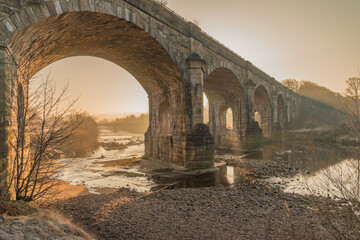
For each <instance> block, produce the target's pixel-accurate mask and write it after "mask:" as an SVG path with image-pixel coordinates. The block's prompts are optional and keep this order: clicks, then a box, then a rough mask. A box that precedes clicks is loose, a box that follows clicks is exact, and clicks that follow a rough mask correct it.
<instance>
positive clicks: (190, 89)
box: [186, 53, 206, 130]
mask: <svg viewBox="0 0 360 240" xmlns="http://www.w3.org/2000/svg"><path fill="white" fill-rule="evenodd" d="M186 63H187V72H186V90H187V91H186V94H187V96H186V99H187V106H186V111H187V114H188V115H189V114H190V117H189V123H188V124H189V125H188V126H189V127H190V128H189V129H188V130H191V129H192V127H193V126H195V125H196V124H198V123H203V85H204V78H205V70H206V63H205V61H204V60H202V59H201V58H200V56H199V55H198V54H196V53H193V54H192V55H191V56H190V57H188V58H187V59H186Z"/></svg>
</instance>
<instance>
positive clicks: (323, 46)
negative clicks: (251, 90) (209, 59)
mask: <svg viewBox="0 0 360 240" xmlns="http://www.w3.org/2000/svg"><path fill="white" fill-rule="evenodd" d="M168 2H169V3H168V7H169V8H171V9H173V10H174V11H176V12H177V13H179V14H180V15H182V16H183V17H185V18H186V19H188V20H193V19H197V20H198V21H199V22H200V27H201V28H202V29H203V30H204V31H206V32H207V33H208V34H210V35H211V36H213V37H214V38H216V39H217V40H219V41H220V42H222V43H223V44H225V45H226V46H228V47H229V48H230V49H232V50H233V51H235V52H236V53H238V54H239V55H240V56H242V57H243V58H245V59H247V60H249V61H251V62H252V63H253V64H254V65H256V66H257V67H259V68H260V69H262V70H263V71H265V72H266V73H268V74H269V75H271V76H272V77H275V78H276V79H277V80H278V81H281V80H284V79H286V78H295V79H297V80H309V81H313V82H316V83H318V84H320V85H323V86H326V87H328V88H330V89H331V90H333V91H338V92H342V91H343V90H344V88H345V84H344V82H345V80H346V79H347V78H349V77H353V76H357V75H358V73H357V68H360V30H359V29H360V14H359V13H360V0H223V1H219V0H168ZM50 68H51V75H52V78H53V79H55V80H56V82H57V85H59V86H62V85H64V84H65V83H66V82H67V81H69V84H70V88H71V94H72V95H74V96H78V95H79V94H81V97H80V100H79V102H78V105H79V106H80V108H83V109H86V110H88V111H89V112H90V113H95V114H99V113H113V112H116V113H120V112H146V111H148V103H147V96H146V93H145V91H144V90H143V89H142V88H141V86H140V85H139V84H138V83H137V81H136V80H135V79H133V78H132V76H131V75H129V74H128V73H127V72H126V71H124V70H122V69H121V68H120V67H118V66H116V65H114V64H112V63H110V62H107V61H105V60H102V59H96V58H89V57H75V58H69V59H65V60H62V61H59V62H56V63H54V64H52V65H51V66H49V67H47V68H45V69H44V70H43V72H48V71H49V69H50ZM84 86H86V87H84Z"/></svg>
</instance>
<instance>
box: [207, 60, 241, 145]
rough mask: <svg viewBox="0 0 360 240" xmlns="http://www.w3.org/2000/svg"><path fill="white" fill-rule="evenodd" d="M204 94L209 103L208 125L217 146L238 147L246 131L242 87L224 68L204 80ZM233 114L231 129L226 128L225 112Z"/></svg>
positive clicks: (231, 72)
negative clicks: (229, 110)
mask: <svg viewBox="0 0 360 240" xmlns="http://www.w3.org/2000/svg"><path fill="white" fill-rule="evenodd" d="M204 93H205V95H206V96H207V98H208V101H209V124H210V129H211V132H212V133H213V135H214V138H215V142H216V143H217V144H219V145H230V146H231V147H236V146H240V141H241V138H242V136H243V134H244V131H245V129H246V110H245V108H246V104H245V94H244V90H243V86H242V84H241V82H240V81H239V79H238V77H237V76H236V75H235V73H234V72H233V71H232V70H230V69H228V68H225V67H219V68H216V69H215V70H213V71H212V72H211V73H210V74H209V75H208V76H207V78H206V79H205V82H204ZM229 108H231V110H232V112H233V128H232V129H227V128H226V124H225V123H226V111H227V110H228V109H229Z"/></svg>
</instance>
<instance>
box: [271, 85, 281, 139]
mask: <svg viewBox="0 0 360 240" xmlns="http://www.w3.org/2000/svg"><path fill="white" fill-rule="evenodd" d="M278 111H279V110H278V95H277V93H276V92H273V94H272V116H273V126H272V131H271V141H274V142H282V141H283V129H282V127H281V125H280V122H279V113H278Z"/></svg>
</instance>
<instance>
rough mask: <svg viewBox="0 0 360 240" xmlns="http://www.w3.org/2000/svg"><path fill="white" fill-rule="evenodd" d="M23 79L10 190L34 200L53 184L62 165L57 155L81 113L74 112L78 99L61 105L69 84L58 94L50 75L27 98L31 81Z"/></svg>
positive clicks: (16, 107)
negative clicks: (52, 179)
mask: <svg viewBox="0 0 360 240" xmlns="http://www.w3.org/2000/svg"><path fill="white" fill-rule="evenodd" d="M21 79H23V78H17V77H16V78H14V81H15V84H16V86H15V89H16V96H17V98H16V103H14V104H13V108H12V111H13V114H14V118H15V119H16V121H15V122H14V123H16V124H14V126H13V127H12V128H11V130H10V138H11V139H10V150H9V151H10V153H9V162H10V165H9V169H8V171H9V178H8V181H9V182H8V189H7V192H8V194H10V195H12V194H13V193H14V195H15V196H13V197H12V198H15V199H16V200H23V201H32V200H35V199H37V198H39V197H41V196H42V195H44V194H45V193H46V192H47V191H48V190H49V189H50V188H51V187H52V186H53V184H52V182H51V180H50V178H51V177H52V176H53V175H54V174H55V173H56V170H57V169H58V168H59V167H61V166H60V165H59V164H57V163H56V162H55V161H54V157H53V156H54V155H55V154H56V153H57V151H58V150H59V149H61V148H62V147H64V146H66V145H67V144H68V143H69V142H70V141H71V138H72V137H73V135H74V133H75V130H76V128H77V127H78V126H79V124H80V121H81V120H80V117H81V115H78V114H75V112H74V104H75V102H76V100H74V101H71V102H70V103H69V105H68V106H67V107H64V108H61V107H60V105H59V104H60V103H61V102H62V101H64V100H65V99H67V91H68V88H67V86H66V87H64V88H63V89H62V90H61V91H60V92H59V93H58V94H57V90H56V87H55V86H54V85H53V84H52V83H51V81H50V80H49V76H48V77H47V78H46V79H45V80H44V81H43V83H42V85H41V86H40V87H39V88H38V89H37V90H35V91H34V92H33V93H32V94H31V95H30V96H28V97H27V96H26V94H24V93H25V92H27V90H26V88H27V82H26V81H25V82H24V81H23V80H21ZM74 123H75V124H74ZM28 136H29V137H28Z"/></svg>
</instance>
